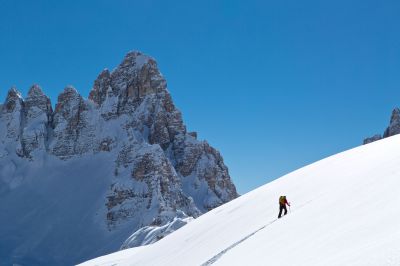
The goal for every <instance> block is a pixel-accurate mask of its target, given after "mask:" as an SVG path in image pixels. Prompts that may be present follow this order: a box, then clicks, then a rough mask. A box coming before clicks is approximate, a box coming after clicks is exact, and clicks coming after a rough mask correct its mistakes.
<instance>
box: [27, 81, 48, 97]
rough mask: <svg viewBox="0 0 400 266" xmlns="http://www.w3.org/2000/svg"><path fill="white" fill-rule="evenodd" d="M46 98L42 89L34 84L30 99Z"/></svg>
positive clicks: (29, 95)
mask: <svg viewBox="0 0 400 266" xmlns="http://www.w3.org/2000/svg"><path fill="white" fill-rule="evenodd" d="M42 96H45V95H44V93H43V91H42V88H41V87H40V86H39V85H38V84H33V85H32V86H31V88H30V89H29V91H28V98H36V97H42Z"/></svg>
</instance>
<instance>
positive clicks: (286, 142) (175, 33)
mask: <svg viewBox="0 0 400 266" xmlns="http://www.w3.org/2000/svg"><path fill="white" fill-rule="evenodd" d="M399 14H400V1H398V0H393V1H390V0H387V1H371V0H355V1H348V0H345V1H343V0H337V1H320V0H319V1H307V0H305V1H298V0H286V1H285V0H284V1H267V0H260V1H253V0H247V1H236V0H226V1H216V0H203V1H191V0H185V1H161V0H160V1H155V0H142V1H132V0H115V1H111V0H108V1H106V0H97V1H90V0H86V1H73V0H69V1H64V0H58V1H52V0H47V1H45V0H35V1H28V0H26V1H21V0H0V38H1V39H0V73H1V74H0V99H1V100H4V98H5V95H6V92H7V90H8V89H9V88H10V87H11V86H12V85H15V86H17V88H18V89H19V90H20V91H21V92H22V93H23V94H24V95H26V92H27V90H28V88H29V86H30V85H31V84H33V83H38V84H40V85H41V86H42V87H43V89H44V91H45V93H46V94H48V95H49V96H50V97H51V98H52V100H53V104H55V101H56V98H57V95H58V94H59V93H60V92H61V91H62V89H63V88H64V87H65V86H66V85H69V84H72V85H74V86H75V87H76V88H77V89H78V90H79V91H80V92H81V94H82V95H83V96H84V97H87V96H88V94H89V90H90V88H91V86H92V83H93V81H94V79H95V78H96V77H97V75H98V74H99V73H100V71H101V70H102V69H104V68H110V69H113V68H114V67H115V66H116V65H117V64H118V63H119V62H120V61H121V60H122V58H123V56H124V55H125V53H126V52H128V51H130V50H141V51H143V52H144V53H146V54H149V55H151V56H153V57H154V58H155V59H156V60H157V61H158V64H159V67H160V69H161V72H162V73H163V74H164V75H165V77H166V78H167V81H168V87H169V90H170V92H171V94H172V97H173V99H174V101H175V104H176V105H177V106H178V108H179V109H180V110H181V111H182V112H183V115H184V120H185V122H186V124H187V126H188V129H189V130H191V131H197V132H198V133H199V138H201V139H206V140H208V141H209V142H210V143H211V144H212V145H213V146H214V147H216V148H217V149H219V150H220V151H221V153H222V155H223V157H224V159H225V163H226V164H227V166H228V167H229V169H230V173H231V176H232V178H233V180H234V182H235V184H236V185H237V187H238V190H239V192H240V193H245V192H247V191H249V190H251V189H254V188H255V187H257V186H260V185H262V184H264V183H266V182H268V181H271V180H273V179H275V178H277V177H279V176H281V175H283V174H285V173H288V172H290V171H292V170H295V169H297V168H299V167H301V166H304V165H306V164H309V163H312V162H314V161H316V160H319V159H322V158H324V157H326V156H329V155H332V154H335V153H337V152H340V151H344V150H346V149H349V148H352V147H355V146H358V145H360V143H361V142H362V140H363V138H364V137H366V136H369V135H373V134H374V133H381V131H383V130H384V128H385V127H386V126H387V124H388V122H389V117H390V113H391V110H392V109H393V108H394V107H395V106H399V105H400V73H399V72H400V15H399Z"/></svg>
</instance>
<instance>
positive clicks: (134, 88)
mask: <svg viewBox="0 0 400 266" xmlns="http://www.w3.org/2000/svg"><path fill="white" fill-rule="evenodd" d="M165 89H166V81H165V79H164V77H163V76H162V75H161V73H160V71H159V70H158V66H157V63H156V61H155V60H154V59H153V58H152V57H150V56H147V55H145V54H143V53H141V52H138V51H132V52H129V53H128V54H127V55H126V56H125V58H124V60H123V61H122V62H121V64H120V65H119V66H118V67H117V68H116V69H115V70H114V71H112V72H111V73H110V72H109V71H108V70H107V69H106V70H103V71H102V72H101V73H100V75H99V76H98V78H97V79H96V81H95V82H94V85H93V88H92V91H91V92H90V94H89V99H90V100H92V101H93V102H95V103H96V104H98V105H101V104H102V103H103V102H104V101H105V99H106V98H107V95H108V94H109V92H110V91H111V92H112V93H113V94H112V95H113V96H116V97H118V98H119V101H120V102H121V103H125V102H129V101H132V100H136V99H138V98H140V97H143V96H145V95H147V94H151V93H158V92H161V91H163V90H165Z"/></svg>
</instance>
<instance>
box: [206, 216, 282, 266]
mask: <svg viewBox="0 0 400 266" xmlns="http://www.w3.org/2000/svg"><path fill="white" fill-rule="evenodd" d="M277 220H278V219H275V220H273V221H271V222H269V223H267V224H266V225H264V226H262V227H261V228H259V229H257V230H256V231H254V232H253V233H251V234H249V235H247V236H246V237H244V238H242V239H240V240H239V241H237V242H235V243H233V244H232V245H230V246H229V247H227V248H226V249H224V250H222V251H221V252H220V253H218V254H217V255H215V256H214V257H212V258H211V259H209V260H208V261H206V262H204V263H203V264H201V266H208V265H211V264H213V263H214V262H216V261H217V260H219V259H220V258H221V257H222V256H223V255H224V254H225V253H226V252H228V251H229V250H231V249H233V248H234V247H236V246H237V245H239V244H240V243H242V242H243V241H246V240H247V239H249V238H250V237H252V236H253V235H255V234H257V233H258V232H260V231H261V230H263V229H264V228H265V227H267V226H268V225H271V224H273V223H274V222H276V221H277Z"/></svg>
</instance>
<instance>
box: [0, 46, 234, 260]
mask: <svg viewBox="0 0 400 266" xmlns="http://www.w3.org/2000/svg"><path fill="white" fill-rule="evenodd" d="M237 196H238V195H237V192H236V189H235V186H234V184H233V183H232V181H231V179H230V176H229V173H228V169H227V167H226V166H225V164H224V162H223V159H222V157H221V155H220V154H219V152H218V151H217V150H215V149H214V148H213V147H211V146H210V145H209V144H208V143H207V142H206V141H200V140H198V139H197V134H196V133H195V132H187V130H186V127H185V125H184V123H183V121H182V116H181V113H180V112H179V111H178V109H177V108H176V107H175V106H174V104H173V102H172V99H171V96H170V94H169V92H168V90H167V84H166V81H165V79H164V77H163V76H162V75H161V73H160V72H159V70H158V67H157V64H156V62H155V60H154V59H153V58H151V57H149V56H146V55H144V54H142V53H140V52H130V53H128V54H127V55H126V57H125V58H124V60H123V62H122V63H121V64H120V65H119V66H118V67H117V68H116V69H115V70H113V71H111V72H110V71H108V70H104V71H103V72H102V73H101V74H100V75H99V76H98V78H97V79H96V81H95V82H94V85H93V89H92V90H91V92H90V95H89V99H84V98H83V97H82V96H81V95H80V94H79V93H78V92H77V91H76V90H75V89H74V88H72V87H67V88H65V90H64V91H63V92H62V93H61V94H60V95H59V97H58V102H57V104H56V105H55V109H54V110H53V108H52V104H51V102H50V99H49V98H48V97H47V96H46V95H45V94H44V93H43V92H42V90H41V88H40V87H39V86H37V85H35V86H32V88H31V89H30V90H29V93H28V95H27V97H26V98H23V97H22V96H21V94H20V93H19V92H18V91H17V90H16V89H15V88H13V89H11V90H10V91H9V92H8V95H7V98H6V101H5V103H4V104H3V105H0V213H1V217H2V219H0V258H1V259H0V265H12V264H13V263H15V264H19V265H71V264H74V263H78V262H80V261H84V260H87V259H89V258H93V257H95V256H100V255H103V254H106V253H110V252H113V251H117V250H119V249H120V248H121V247H122V248H126V247H132V246H137V245H142V244H148V243H152V242H154V241H156V240H159V239H161V238H162V237H164V236H165V235H167V234H168V233H170V232H172V231H174V230H175V229H177V228H179V227H180V226H182V225H184V224H186V223H187V222H188V221H191V219H192V217H193V218H196V217H198V216H200V215H201V214H203V213H205V212H207V211H209V210H211V209H213V208H215V207H218V206H220V205H221V204H223V203H226V202H228V201H230V200H232V199H234V198H236V197H237Z"/></svg>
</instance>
